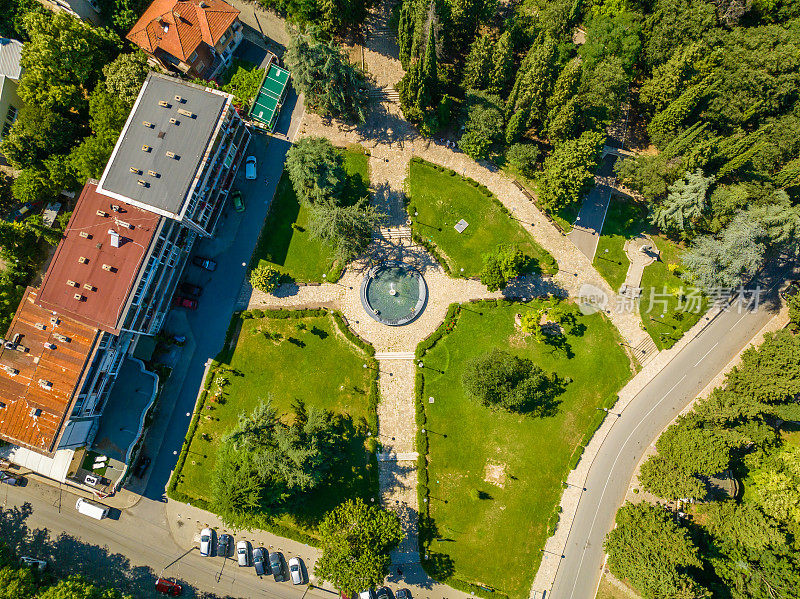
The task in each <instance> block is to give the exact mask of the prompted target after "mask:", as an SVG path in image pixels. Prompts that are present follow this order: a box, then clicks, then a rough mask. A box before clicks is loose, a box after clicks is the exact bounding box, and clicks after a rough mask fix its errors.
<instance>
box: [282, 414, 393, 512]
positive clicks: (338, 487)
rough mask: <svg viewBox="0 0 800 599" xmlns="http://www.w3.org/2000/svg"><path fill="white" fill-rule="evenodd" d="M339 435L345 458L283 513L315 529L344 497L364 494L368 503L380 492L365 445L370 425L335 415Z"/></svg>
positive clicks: (362, 496) (362, 495) (341, 415)
mask: <svg viewBox="0 0 800 599" xmlns="http://www.w3.org/2000/svg"><path fill="white" fill-rule="evenodd" d="M336 426H337V431H336V436H337V438H339V439H341V441H342V452H341V453H342V459H341V460H339V461H338V462H337V463H336V464H335V465H334V466H333V468H332V469H331V476H330V480H329V481H328V482H327V483H326V484H324V485H322V486H320V487H318V488H316V489H314V490H313V491H312V492H310V493H306V494H304V495H301V496H298V497H297V498H296V499H295V500H293V501H292V502H291V511H288V510H286V511H283V512H282V513H280V514H279V515H280V516H283V515H290V516H291V517H292V519H293V520H294V521H295V522H296V523H297V524H298V525H299V526H302V527H304V528H315V527H316V526H317V525H318V524H319V523H320V522H321V521H322V518H323V517H324V516H325V514H326V513H327V512H329V511H330V510H332V509H333V508H335V507H336V506H337V505H339V504H340V503H341V502H342V501H344V500H345V499H351V498H356V497H361V498H362V499H364V501H366V502H367V503H370V498H375V497H376V496H377V493H378V489H377V486H376V485H375V484H374V480H375V477H373V474H372V472H373V469H374V468H375V465H374V464H373V463H371V460H370V453H369V452H368V451H367V450H366V448H365V443H366V440H367V430H368V429H367V424H366V422H365V421H363V419H362V420H361V421H360V422H355V421H353V418H352V417H351V416H346V415H343V414H339V415H337V416H336Z"/></svg>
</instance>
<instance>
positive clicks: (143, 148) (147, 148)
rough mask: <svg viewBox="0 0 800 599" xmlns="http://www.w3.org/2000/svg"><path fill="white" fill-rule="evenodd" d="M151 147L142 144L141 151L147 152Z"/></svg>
mask: <svg viewBox="0 0 800 599" xmlns="http://www.w3.org/2000/svg"><path fill="white" fill-rule="evenodd" d="M152 149H153V148H151V147H150V146H148V145H143V146H142V152H149V151H150V150H152Z"/></svg>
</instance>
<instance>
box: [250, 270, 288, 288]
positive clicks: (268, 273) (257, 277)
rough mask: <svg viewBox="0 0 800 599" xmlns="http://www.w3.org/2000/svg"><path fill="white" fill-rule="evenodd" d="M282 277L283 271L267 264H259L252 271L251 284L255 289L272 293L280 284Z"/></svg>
mask: <svg viewBox="0 0 800 599" xmlns="http://www.w3.org/2000/svg"><path fill="white" fill-rule="evenodd" d="M280 279H281V273H279V272H278V271H277V270H275V269H274V268H272V267H271V266H267V265H266V264H262V265H261V266H257V267H256V268H255V269H254V270H253V272H251V273H250V284H251V285H252V286H253V287H254V288H255V289H258V290H259V291H263V292H264V293H272V292H273V291H275V290H276V289H277V288H278V285H279V284H280Z"/></svg>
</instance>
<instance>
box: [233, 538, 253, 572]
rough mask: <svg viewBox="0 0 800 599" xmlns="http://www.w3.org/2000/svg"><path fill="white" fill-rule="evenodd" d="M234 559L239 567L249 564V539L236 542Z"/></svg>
mask: <svg viewBox="0 0 800 599" xmlns="http://www.w3.org/2000/svg"><path fill="white" fill-rule="evenodd" d="M236 561H237V562H238V563H239V566H240V567H241V566H249V565H250V542H249V541H239V542H238V543H236Z"/></svg>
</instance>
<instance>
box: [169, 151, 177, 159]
mask: <svg viewBox="0 0 800 599" xmlns="http://www.w3.org/2000/svg"><path fill="white" fill-rule="evenodd" d="M167 158H174V159H175V160H177V159H178V157H177V156H176V155H175V152H167Z"/></svg>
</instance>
